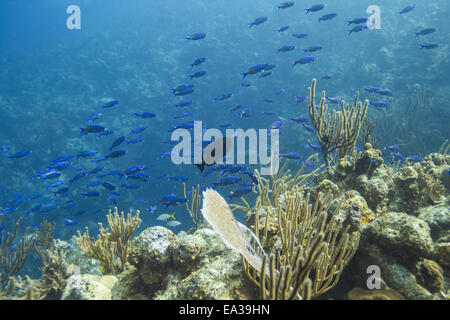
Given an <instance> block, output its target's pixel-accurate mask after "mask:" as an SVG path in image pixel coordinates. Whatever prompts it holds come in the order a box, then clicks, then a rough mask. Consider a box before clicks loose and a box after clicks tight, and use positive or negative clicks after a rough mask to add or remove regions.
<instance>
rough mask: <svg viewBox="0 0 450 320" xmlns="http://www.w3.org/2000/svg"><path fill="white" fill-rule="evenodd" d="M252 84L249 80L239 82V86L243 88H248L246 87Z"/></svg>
mask: <svg viewBox="0 0 450 320" xmlns="http://www.w3.org/2000/svg"><path fill="white" fill-rule="evenodd" d="M251 85H252V84H251V83H250V82H241V87H244V88H248V87H250V86H251Z"/></svg>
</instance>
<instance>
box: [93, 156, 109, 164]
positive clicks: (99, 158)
mask: <svg viewBox="0 0 450 320" xmlns="http://www.w3.org/2000/svg"><path fill="white" fill-rule="evenodd" d="M107 159H108V157H107V156H100V157H97V158H94V159H92V160H91V162H92V163H95V162H100V161H105V160H107Z"/></svg>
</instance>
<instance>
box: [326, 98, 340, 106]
mask: <svg viewBox="0 0 450 320" xmlns="http://www.w3.org/2000/svg"><path fill="white" fill-rule="evenodd" d="M325 99H326V100H327V101H328V102H329V103H330V104H341V103H342V99H340V98H333V97H325Z"/></svg>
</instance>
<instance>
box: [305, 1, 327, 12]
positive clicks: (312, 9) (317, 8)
mask: <svg viewBox="0 0 450 320" xmlns="http://www.w3.org/2000/svg"><path fill="white" fill-rule="evenodd" d="M323 8H325V5H324V4H321V3H320V4H315V5H313V6H311V7H310V8H308V9H305V10H306V14H308V13H310V12H317V11H320V10H322V9H323Z"/></svg>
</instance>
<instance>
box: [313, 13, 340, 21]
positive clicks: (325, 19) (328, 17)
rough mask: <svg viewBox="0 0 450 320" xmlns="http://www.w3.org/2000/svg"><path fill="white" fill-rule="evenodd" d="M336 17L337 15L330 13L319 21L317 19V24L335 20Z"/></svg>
mask: <svg viewBox="0 0 450 320" xmlns="http://www.w3.org/2000/svg"><path fill="white" fill-rule="evenodd" d="M336 16H337V13H328V14H326V15H324V16H322V17H320V18H319V19H317V22H320V21H327V20H331V19H333V18H335V17H336Z"/></svg>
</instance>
